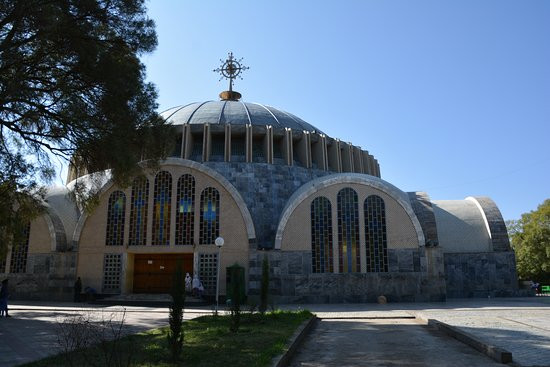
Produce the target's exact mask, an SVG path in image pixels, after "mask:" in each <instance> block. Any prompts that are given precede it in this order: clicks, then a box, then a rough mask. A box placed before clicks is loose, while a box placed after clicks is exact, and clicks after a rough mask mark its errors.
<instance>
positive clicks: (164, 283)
mask: <svg viewBox="0 0 550 367" xmlns="http://www.w3.org/2000/svg"><path fill="white" fill-rule="evenodd" d="M178 261H181V264H182V266H183V276H185V273H189V274H191V276H193V254H135V255H134V293H169V292H170V289H171V288H172V279H173V274H174V273H175V271H176V266H177V263H178Z"/></svg>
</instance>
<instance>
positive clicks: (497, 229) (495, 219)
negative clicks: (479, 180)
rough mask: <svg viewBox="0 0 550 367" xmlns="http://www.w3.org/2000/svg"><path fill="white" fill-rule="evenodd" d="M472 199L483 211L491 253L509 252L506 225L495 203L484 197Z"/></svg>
mask: <svg viewBox="0 0 550 367" xmlns="http://www.w3.org/2000/svg"><path fill="white" fill-rule="evenodd" d="M474 198H475V199H476V200H477V202H478V203H479V205H480V206H481V208H482V209H483V212H484V213H485V217H486V218H487V222H488V223H489V229H490V230H491V243H492V244H493V251H510V240H509V239H508V231H507V230H506V224H505V223H504V219H502V214H501V213H500V210H499V209H498V207H497V205H496V204H495V202H494V201H493V200H492V199H490V198H488V197H484V196H475V197H474Z"/></svg>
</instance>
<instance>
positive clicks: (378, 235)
mask: <svg viewBox="0 0 550 367" xmlns="http://www.w3.org/2000/svg"><path fill="white" fill-rule="evenodd" d="M364 210H365V239H366V248H367V256H366V258H367V271H368V272H383V271H388V244H387V236H386V207H385V205H384V200H383V199H382V198H381V197H380V196H377V195H371V196H369V197H368V198H366V199H365V208H364Z"/></svg>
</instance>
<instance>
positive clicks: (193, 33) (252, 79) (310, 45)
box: [143, 0, 550, 219]
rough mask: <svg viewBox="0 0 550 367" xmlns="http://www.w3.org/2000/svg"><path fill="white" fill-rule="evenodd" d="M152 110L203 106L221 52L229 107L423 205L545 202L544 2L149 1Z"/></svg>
mask: <svg viewBox="0 0 550 367" xmlns="http://www.w3.org/2000/svg"><path fill="white" fill-rule="evenodd" d="M148 8H149V15H150V17H151V18H153V19H154V20H155V22H156V24H157V33H158V38H159V46H158V48H157V50H156V51H155V52H154V53H152V54H149V55H145V56H144V57H143V61H144V63H145V65H146V66H147V74H148V79H149V80H150V81H152V82H153V83H155V84H156V86H157V88H158V91H159V96H160V98H159V101H158V102H159V110H160V111H162V110H165V109H168V108H170V107H173V106H177V105H181V104H187V103H190V102H195V101H204V100H216V99H217V98H218V94H219V92H221V91H222V90H225V89H227V82H226V81H225V80H224V81H219V76H218V75H216V74H215V73H213V72H212V69H214V68H216V67H218V65H219V60H220V58H225V57H226V56H227V52H228V51H233V53H234V54H235V55H236V56H237V57H243V58H244V60H243V62H244V64H245V65H247V66H250V70H248V71H246V72H245V73H244V75H243V77H244V80H238V81H237V83H236V85H235V88H234V89H235V90H238V91H239V92H241V93H242V95H243V100H245V101H249V102H259V103H263V104H267V105H270V106H274V107H277V108H280V109H283V110H286V111H288V112H292V113H293V114H295V115H297V116H299V117H301V118H302V119H304V120H306V121H307V122H309V123H310V124H312V125H314V126H317V127H318V128H319V129H320V130H322V131H324V132H325V133H327V134H328V135H329V136H331V137H335V138H339V139H341V140H344V141H347V142H352V143H353V144H354V145H358V146H361V147H362V148H363V149H366V150H368V151H369V152H370V153H371V154H373V155H374V156H375V157H376V158H377V159H378V161H379V163H380V165H381V173H382V178H383V179H385V180H387V181H389V182H391V183H392V184H394V185H396V186H397V187H399V188H400V189H402V190H404V191H426V192H428V194H429V195H430V197H431V198H432V199H433V200H439V199H463V198H465V197H467V196H470V195H474V196H477V195H482V196H489V197H491V198H492V199H493V200H494V201H495V202H496V203H497V205H498V206H499V207H500V209H501V211H502V213H503V216H504V218H505V219H517V218H519V217H520V215H521V214H522V213H525V212H528V211H531V210H534V209H536V207H537V205H539V204H540V203H542V202H543V201H544V200H545V199H547V198H550V163H549V162H550V139H549V138H550V41H549V39H550V1H545V0H538V1H537V0H526V1H519V0H517V1H507V0H483V1H480V0H475V1H470V0H461V1H444V0H437V1H436V0H434V1H423V0H422V1H416V0H415V1H411V0H403V1H389V0H387V1H386V0H385V1H382V0H380V1H367V0H362V1H359V0H357V1H352V0H347V1H344V0H342V1H270V2H267V1H238V0H234V1H231V2H221V1H175V0H174V1H150V2H149V3H148Z"/></svg>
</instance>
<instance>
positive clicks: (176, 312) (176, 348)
mask: <svg viewBox="0 0 550 367" xmlns="http://www.w3.org/2000/svg"><path fill="white" fill-rule="evenodd" d="M170 296H172V303H170V307H169V313H168V322H169V326H170V330H169V331H168V335H167V336H166V338H167V341H168V346H169V348H170V354H171V355H172V360H173V361H174V362H176V361H178V359H179V358H180V356H181V352H182V348H183V340H184V332H183V307H184V304H185V280H184V278H183V268H182V265H181V261H178V263H177V264H176V271H175V272H174V275H173V279H172V290H171V292H170Z"/></svg>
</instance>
